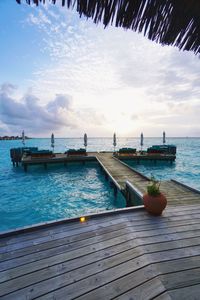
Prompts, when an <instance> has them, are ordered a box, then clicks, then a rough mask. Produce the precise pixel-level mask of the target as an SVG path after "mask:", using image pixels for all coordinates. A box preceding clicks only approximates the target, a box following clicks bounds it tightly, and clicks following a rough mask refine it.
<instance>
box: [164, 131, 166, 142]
mask: <svg viewBox="0 0 200 300" xmlns="http://www.w3.org/2000/svg"><path fill="white" fill-rule="evenodd" d="M165 143H166V135H165V131H163V144H165Z"/></svg>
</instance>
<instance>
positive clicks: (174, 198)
mask: <svg viewBox="0 0 200 300" xmlns="http://www.w3.org/2000/svg"><path fill="white" fill-rule="evenodd" d="M96 157H97V159H98V161H99V162H100V164H101V165H102V167H104V169H105V170H106V171H107V173H109V174H110V176H111V178H113V181H114V182H116V183H117V184H118V185H119V186H120V188H121V190H125V187H126V181H129V182H130V183H131V184H132V185H133V186H134V187H136V189H137V190H138V191H139V192H140V193H141V194H144V193H145V192H146V190H147V185H148V184H149V178H148V177H146V176H143V175H142V174H140V173H139V172H137V171H134V170H133V169H132V168H130V167H128V166H127V165H126V164H124V163H123V162H121V161H119V160H117V159H115V158H113V156H112V153H98V154H96ZM160 189H161V191H162V193H163V194H165V195H166V197H167V200H168V205H191V204H199V203H200V192H199V191H196V190H194V189H190V188H189V187H186V186H183V185H181V184H179V183H177V182H175V181H172V180H167V181H162V182H161V186H160Z"/></svg>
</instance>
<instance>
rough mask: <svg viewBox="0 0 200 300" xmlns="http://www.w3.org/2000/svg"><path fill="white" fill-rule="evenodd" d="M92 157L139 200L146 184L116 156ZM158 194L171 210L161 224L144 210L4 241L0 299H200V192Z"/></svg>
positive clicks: (0, 241)
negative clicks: (164, 197)
mask: <svg viewBox="0 0 200 300" xmlns="http://www.w3.org/2000/svg"><path fill="white" fill-rule="evenodd" d="M89 156H91V157H92V158H93V159H96V160H98V162H99V164H100V166H101V168H102V170H103V172H104V174H105V176H106V177H107V178H108V180H110V181H111V182H112V184H113V185H114V186H115V187H116V188H117V189H118V190H121V191H122V192H123V193H124V194H127V193H128V194H129V193H131V195H129V196H131V197H132V196H133V200H134V199H135V198H134V194H135V195H136V196H137V197H138V198H139V199H140V200H141V197H142V194H143V193H144V192H145V191H146V187H147V185H148V183H149V178H148V177H146V176H143V175H142V174H140V173H139V172H137V171H135V170H133V169H132V168H130V167H129V166H127V165H126V164H125V163H123V162H121V161H119V160H118V159H116V158H115V157H113V156H112V153H91V154H90V155H89ZM76 159H77V158H76ZM76 159H75V160H76ZM41 163H44V162H41ZM161 191H162V192H163V193H164V194H165V195H166V196H167V200H168V206H167V208H166V210H165V211H164V212H163V215H162V216H160V217H154V216H151V215H149V214H148V213H147V212H146V211H145V209H144V207H143V206H142V205H141V206H138V207H133V208H124V209H118V210H116V211H110V212H105V213H99V214H93V215H90V216H86V222H83V223H82V222H80V219H79V218H75V219H64V220H61V221H55V222H48V223H44V224H39V225H37V226H31V227H27V228H24V229H22V230H15V231H11V232H7V233H4V234H0V298H1V299H4V300H9V299H10V300H17V299H19V300H23V299H24V300H25V299H43V300H45V299H52V300H53V299H54V300H55V299H57V300H66V299H67V300H70V299H80V300H81V299H82V300H104V299H106V300H107V299H114V298H115V299H118V300H120V299H121V300H126V299H127V300H130V299H136V300H150V299H157V300H170V299H175V300H179V299H187V300H192V299H199V294H200V192H199V191H197V190H195V189H192V188H190V187H187V186H185V185H183V184H181V183H179V182H177V181H174V180H168V181H163V182H162V183H161Z"/></svg>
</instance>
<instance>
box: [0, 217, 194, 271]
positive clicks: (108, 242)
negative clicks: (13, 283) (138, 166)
mask: <svg viewBox="0 0 200 300" xmlns="http://www.w3.org/2000/svg"><path fill="white" fill-rule="evenodd" d="M186 224H188V221H186ZM177 226H178V227H177ZM145 229H146V230H144V229H143V230H142V229H140V230H138V231H135V232H134V231H131V230H128V233H126V231H124V232H123V231H122V232H121V234H120V235H118V236H117V237H112V233H110V234H109V236H106V238H105V239H103V237H102V239H101V240H100V239H99V240H94V243H89V245H87V246H85V245H84V243H83V244H81V245H82V247H80V246H79V245H75V246H76V247H75V248H74V249H73V247H72V246H71V245H66V246H64V247H60V248H59V247H56V248H53V249H50V250H49V249H48V250H47V251H41V252H36V251H34V253H33V254H30V255H26V256H21V257H19V258H15V259H14V260H13V259H11V260H7V261H3V262H1V263H0V270H1V271H3V270H6V269H10V268H15V267H17V266H19V265H23V264H26V263H27V262H34V261H37V260H39V259H43V258H44V257H48V256H49V255H50V256H52V255H53V254H54V255H58V254H61V255H62V253H63V252H66V251H70V250H74V252H76V251H78V252H79V251H81V254H82V253H83V255H84V251H85V249H87V250H86V251H89V252H91V248H92V249H95V251H97V250H96V249H98V247H99V245H102V244H99V242H100V241H101V242H104V245H105V246H106V247H109V246H112V243H113V244H116V243H117V244H119V243H120V242H125V241H127V240H131V239H135V238H139V237H145V236H146V237H147V236H154V235H160V234H169V233H173V232H177V233H178V232H181V231H186V230H187V229H188V226H187V225H181V224H180V223H176V225H175V226H172V227H170V226H169V225H167V226H165V227H162V226H161V227H160V228H158V226H155V227H154V229H151V228H149V226H148V228H146V226H145ZM199 229H200V224H199V221H198V222H197V223H195V222H194V220H190V230H199ZM96 243H97V244H96ZM83 245H84V246H85V247H84V246H83ZM79 248H80V250H79ZM34 250H35V249H34ZM66 254H67V252H66Z"/></svg>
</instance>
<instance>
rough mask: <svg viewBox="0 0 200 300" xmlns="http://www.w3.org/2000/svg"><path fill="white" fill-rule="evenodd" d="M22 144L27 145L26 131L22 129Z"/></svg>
mask: <svg viewBox="0 0 200 300" xmlns="http://www.w3.org/2000/svg"><path fill="white" fill-rule="evenodd" d="M22 144H23V145H25V133H24V130H23V131H22Z"/></svg>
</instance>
